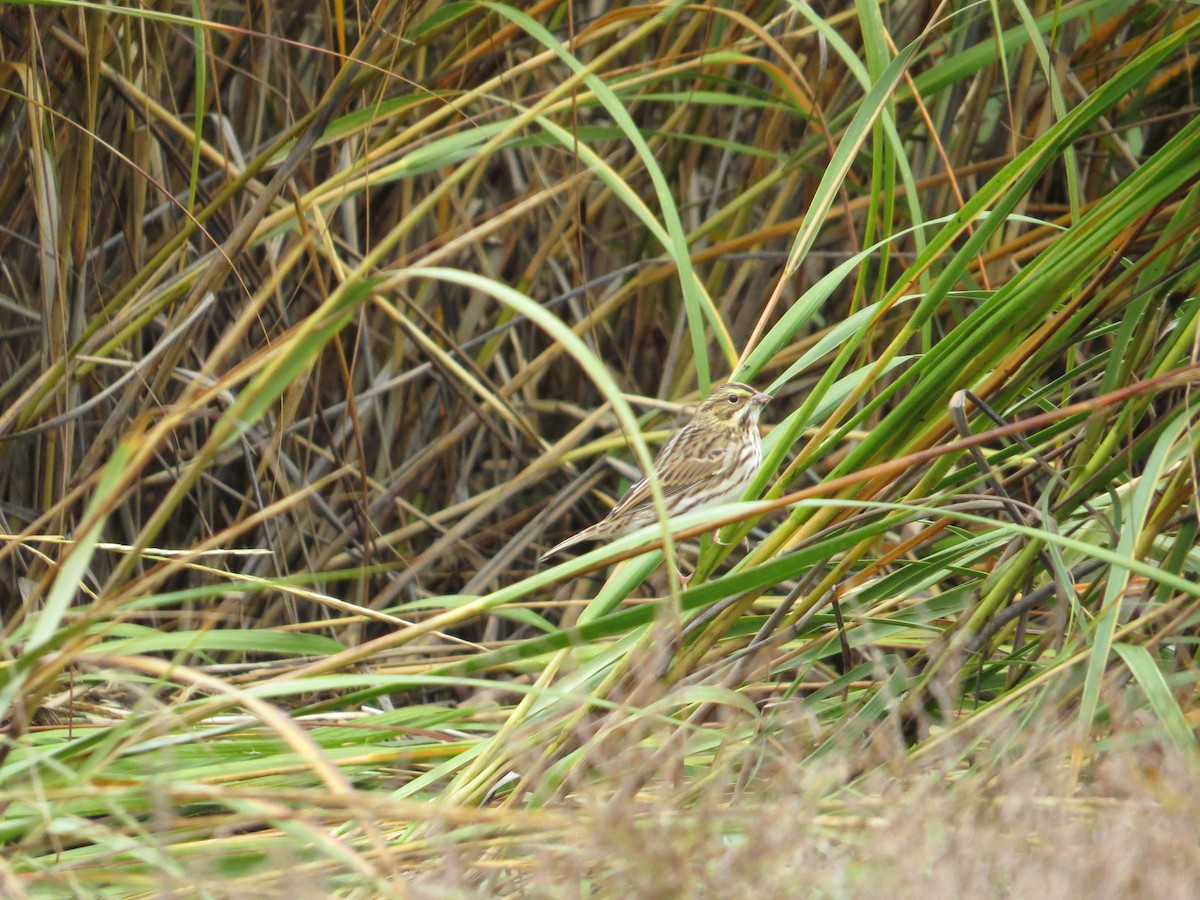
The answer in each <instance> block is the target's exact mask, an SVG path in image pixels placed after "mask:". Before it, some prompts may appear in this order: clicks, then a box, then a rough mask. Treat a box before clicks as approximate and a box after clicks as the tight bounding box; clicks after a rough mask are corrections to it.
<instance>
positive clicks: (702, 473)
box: [605, 432, 729, 519]
mask: <svg viewBox="0 0 1200 900" xmlns="http://www.w3.org/2000/svg"><path fill="white" fill-rule="evenodd" d="M682 436H683V433H682V432H680V434H678V435H676V436H675V438H674V439H672V441H671V443H669V444H667V446H666V447H664V448H663V449H662V452H660V453H659V454H658V457H657V458H656V459H655V460H654V470H655V471H656V472H657V473H658V480H659V483H660V484H661V485H662V490H663V499H664V500H665V501H666V504H667V507H668V508H670V506H671V501H672V500H673V499H674V498H675V497H678V496H679V495H680V494H683V493H685V492H687V491H688V490H690V489H691V488H693V487H695V486H696V485H698V484H700V483H701V482H703V481H704V480H705V479H707V478H709V477H710V476H712V475H715V474H717V473H718V472H719V471H720V470H721V469H722V468H723V467H724V466H725V457H726V454H727V453H728V452H729V448H728V447H725V446H717V445H714V444H712V443H708V442H705V443H704V444H703V445H701V446H696V447H695V451H696V452H694V453H689V454H688V455H686V456H682V455H679V454H678V453H673V452H671V451H672V448H673V447H674V445H675V444H676V443H680V441H679V439H680V438H681V437H682ZM682 446H687V444H686V443H683V444H682ZM652 506H654V494H653V493H652V492H651V490H650V481H649V480H648V479H646V478H643V479H641V480H640V481H638V482H636V483H635V484H634V485H633V486H632V487H631V488H630V489H629V490H628V492H626V494H625V496H624V497H622V498H621V500H620V502H619V503H617V505H616V506H614V507H613V508H612V510H611V511H610V512H609V514H608V515H607V516H605V519H614V518H616V517H618V516H622V515H626V514H628V513H632V512H635V511H637V510H639V509H643V508H649V507H652Z"/></svg>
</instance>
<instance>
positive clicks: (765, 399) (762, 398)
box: [750, 391, 771, 406]
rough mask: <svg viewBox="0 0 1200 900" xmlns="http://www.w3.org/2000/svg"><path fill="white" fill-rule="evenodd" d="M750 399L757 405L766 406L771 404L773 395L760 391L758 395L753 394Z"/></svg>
mask: <svg viewBox="0 0 1200 900" xmlns="http://www.w3.org/2000/svg"><path fill="white" fill-rule="evenodd" d="M750 399H751V400H753V401H754V402H755V403H757V404H758V405H759V406H765V405H766V404H768V403H770V402H771V395H770V394H764V393H763V392H762V391H759V392H758V393H756V394H751V395H750Z"/></svg>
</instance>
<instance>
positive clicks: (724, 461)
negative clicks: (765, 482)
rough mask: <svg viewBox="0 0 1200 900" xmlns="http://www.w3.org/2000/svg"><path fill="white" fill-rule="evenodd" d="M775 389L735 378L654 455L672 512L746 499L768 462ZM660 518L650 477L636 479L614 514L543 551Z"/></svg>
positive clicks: (612, 534) (554, 550) (615, 533)
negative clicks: (764, 434) (765, 423)
mask: <svg viewBox="0 0 1200 900" xmlns="http://www.w3.org/2000/svg"><path fill="white" fill-rule="evenodd" d="M770 400H771V395H770V394H765V393H762V392H760V391H756V390H755V389H754V388H752V387H750V386H749V385H746V384H741V383H739V382H736V381H730V382H727V383H725V384H722V385H719V386H718V387H716V388H714V389H713V391H712V392H711V393H710V394H709V395H708V397H706V398H705V400H704V402H703V403H701V404H700V408H699V409H698V410H696V414H695V415H694V416H693V417H692V420H691V421H690V422H688V423H687V425H685V426H683V428H681V429H680V430H679V432H678V433H677V434H676V435H675V436H674V437H673V438H671V440H670V441H669V442H668V443H667V445H666V446H665V447H663V448H662V450H660V451H659V453H658V456H657V457H655V459H654V471H655V472H657V473H658V481H659V484H661V485H662V492H663V501H664V504H665V506H666V511H667V515H668V516H676V515H680V514H681V513H685V512H691V511H692V510H695V509H703V508H705V507H709V506H716V505H717V504H719V503H728V502H730V501H732V500H739V499H741V496H742V493H743V492H744V491H745V490H746V485H748V484H749V483H750V480H751V479H752V478H754V474H755V473H756V472H757V471H758V467H759V466H761V465H762V442H761V439H760V437H759V433H758V419H759V416H760V415H762V411H763V407H764V406H765V405H766V404H767V403H768V402H769V401H770ZM657 520H658V512H657V510H656V509H655V506H654V495H653V494H652V493H651V491H650V482H649V480H648V479H646V478H642V479H641V480H640V481H638V482H636V483H635V484H634V485H633V486H632V487H630V488H629V490H628V491H626V492H625V496H624V497H622V498H621V500H620V502H618V503H617V505H616V506H614V507H613V508H612V510H610V511H609V513H608V515H607V516H605V517H604V518H603V519H601V520H600V521H599V522H597V523H596V524H595V525H591V526H589V527H587V528H585V529H583V531H580V532H579V533H578V534H573V535H571V537H569V538H567V539H566V540H565V541H561V542H560V543H558V544H555V545H554V546H553V547H551V548H550V549H549V550H547V551H546V552H545V553H543V554H542V556H541V560H542V561H545V560H547V559H549V558H550V557H552V556H554V555H555V554H557V553H559V552H560V551H562V550H565V549H567V548H568V547H573V546H574V545H575V544H578V543H581V542H583V541H591V540H599V539H601V538H610V537H616V536H618V535H622V534H626V533H628V532H630V531H634V530H636V529H638V528H641V527H642V526H644V525H649V524H650V523H651V522H655V521H657Z"/></svg>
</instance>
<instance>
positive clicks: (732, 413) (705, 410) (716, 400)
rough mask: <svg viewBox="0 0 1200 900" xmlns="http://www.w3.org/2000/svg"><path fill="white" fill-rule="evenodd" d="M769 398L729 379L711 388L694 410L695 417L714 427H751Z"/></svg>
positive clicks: (756, 421) (767, 395)
mask: <svg viewBox="0 0 1200 900" xmlns="http://www.w3.org/2000/svg"><path fill="white" fill-rule="evenodd" d="M770 399H771V395H770V394H764V393H761V392H760V391H756V390H754V388H752V387H750V386H749V385H745V384H739V383H738V382H736V381H731V382H729V383H728V384H722V385H720V386H719V387H716V388H713V390H712V393H710V394H709V395H708V396H707V397H706V398H705V399H704V402H703V403H701V404H700V409H698V410H697V411H696V419H697V420H698V421H701V422H708V423H710V424H712V425H713V426H716V427H725V428H730V427H732V428H738V429H741V428H752V427H754V426H755V425H757V424H758V417H759V415H761V414H762V409H763V406H764V405H765V404H766V403H767V402H768V401H769V400H770Z"/></svg>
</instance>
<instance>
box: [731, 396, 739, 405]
mask: <svg viewBox="0 0 1200 900" xmlns="http://www.w3.org/2000/svg"><path fill="white" fill-rule="evenodd" d="M729 402H730V403H732V404H733V405H734V406H736V405H737V402H738V396H737V394H733V395H732V396H731V397H730V398H729Z"/></svg>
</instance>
